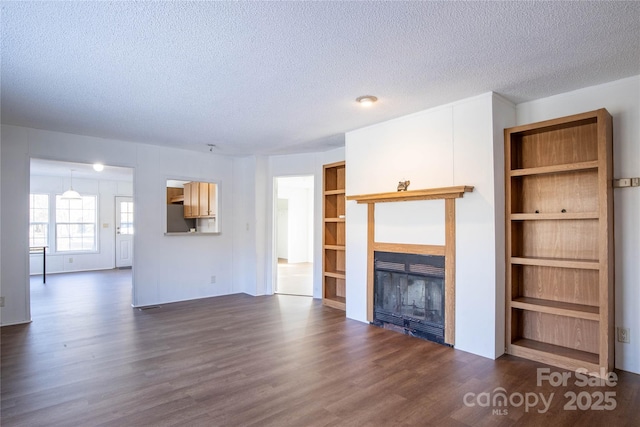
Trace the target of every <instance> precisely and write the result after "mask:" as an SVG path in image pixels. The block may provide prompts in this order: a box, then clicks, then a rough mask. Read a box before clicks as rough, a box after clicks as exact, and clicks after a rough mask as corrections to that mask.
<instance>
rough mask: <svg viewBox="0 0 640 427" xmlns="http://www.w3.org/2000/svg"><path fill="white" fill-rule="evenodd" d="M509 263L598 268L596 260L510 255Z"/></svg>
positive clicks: (586, 268)
mask: <svg viewBox="0 0 640 427" xmlns="http://www.w3.org/2000/svg"><path fill="white" fill-rule="evenodd" d="M511 264H519V265H537V266H540V267H560V268H577V269H584V270H599V269H600V264H599V263H598V261H596V260H581V259H563V258H524V257H511Z"/></svg>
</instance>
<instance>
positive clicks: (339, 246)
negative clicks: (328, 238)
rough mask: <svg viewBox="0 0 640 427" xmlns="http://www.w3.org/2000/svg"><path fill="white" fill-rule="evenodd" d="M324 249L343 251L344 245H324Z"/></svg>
mask: <svg viewBox="0 0 640 427" xmlns="http://www.w3.org/2000/svg"><path fill="white" fill-rule="evenodd" d="M324 248H325V249H333V250H334V251H344V250H345V249H346V247H345V246H344V245H324Z"/></svg>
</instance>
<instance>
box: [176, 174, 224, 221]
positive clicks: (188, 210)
mask: <svg viewBox="0 0 640 427" xmlns="http://www.w3.org/2000/svg"><path fill="white" fill-rule="evenodd" d="M216 212H217V203H216V184H213V183H210V182H188V183H186V184H185V185H184V217H185V218H215V217H216Z"/></svg>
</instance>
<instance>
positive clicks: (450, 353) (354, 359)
mask: <svg viewBox="0 0 640 427" xmlns="http://www.w3.org/2000/svg"><path fill="white" fill-rule="evenodd" d="M130 274H131V272H130V271H127V270H125V271H117V270H115V271H107V272H92V273H74V274H58V275H51V276H50V277H49V278H47V282H48V283H47V284H46V285H43V284H42V283H40V277H34V278H33V280H32V307H33V309H32V311H33V322H32V323H31V324H28V325H17V326H7V327H3V328H2V331H1V338H2V344H1V351H2V353H1V372H0V374H1V384H0V388H1V393H0V395H1V415H0V417H1V419H0V422H1V424H2V426H4V427H8V426H29V427H32V426H48V427H49V426H431V425H433V426H511V425H514V426H529V425H544V426H545V427H548V426H573V425H580V426H603V425H607V426H638V425H640V412H639V411H638V407H640V376H638V375H634V374H630V373H625V372H618V375H619V381H618V383H617V385H616V386H615V387H596V386H588V387H579V386H578V385H576V378H575V377H573V376H572V377H571V379H569V381H568V384H567V385H566V386H558V387H552V386H551V385H550V384H549V383H548V382H544V384H542V385H541V386H538V385H537V381H536V369H537V368H546V366H545V365H542V364H538V363H534V362H530V361H526V360H523V359H519V358H516V357H510V356H506V357H502V358H500V359H498V360H495V361H494V360H489V359H485V358H482V357H478V356H474V355H471V354H469V353H465V352H463V351H459V350H455V349H452V348H448V347H445V346H441V345H438V344H433V343H429V342H426V341H422V340H419V339H415V338H411V337H408V336H404V335H401V334H397V333H395V332H391V331H387V330H383V329H379V328H376V327H373V326H369V325H366V324H363V323H360V322H356V321H352V320H348V319H345V317H344V312H341V311H339V310H334V309H331V308H328V307H324V306H322V304H321V303H320V301H317V300H313V299H311V298H304V297H294V296H287V295H278V296H267V297H251V296H248V295H230V296H224V297H217V298H208V299H202V300H196V301H187V302H180V303H174V304H168V305H163V306H162V307H160V308H155V309H149V310H144V311H141V310H138V309H134V308H132V307H131V306H130V302H131V297H130V292H131V287H130ZM550 372H552V373H558V374H560V373H562V372H564V371H562V370H559V369H556V368H550ZM499 387H502V388H503V389H504V393H505V394H506V395H507V396H508V397H509V398H511V401H510V402H507V405H506V406H497V405H493V398H494V397H495V395H496V394H497V393H498V392H499V391H500V390H499V389H498V388H499ZM571 392H573V393H576V396H579V394H580V393H587V394H582V395H581V397H580V399H581V400H580V399H578V403H579V404H580V405H581V406H582V407H584V409H580V408H576V410H568V409H565V405H567V403H570V398H569V397H565V393H571ZM605 392H609V393H614V394H613V395H610V398H611V396H613V400H614V403H615V405H616V407H615V409H613V410H595V409H594V410H591V409H588V408H591V406H592V405H593V404H594V403H595V401H596V400H598V399H599V394H598V393H602V394H603V395H604V393H605ZM471 393H473V394H471ZM533 393H535V394H536V395H537V396H540V395H542V396H543V397H544V398H545V399H547V400H549V399H551V404H550V407H549V409H548V411H546V412H545V413H539V412H538V411H543V410H544V405H543V404H542V403H538V404H537V405H532V406H531V407H530V408H528V409H527V408H525V406H524V405H521V404H520V399H519V398H518V394H519V395H520V396H522V399H529V401H530V402H533ZM552 393H553V395H552ZM465 396H466V402H467V404H465ZM487 396H489V400H486V398H487ZM587 398H588V400H589V402H587ZM487 402H488V404H487V405H485V403H487ZM498 403H499V402H498ZM587 403H589V405H586V404H587ZM601 403H603V402H601ZM471 405H473V406H471ZM585 405H586V406H585ZM609 406H611V405H609ZM498 411H500V412H498ZM504 411H506V412H504Z"/></svg>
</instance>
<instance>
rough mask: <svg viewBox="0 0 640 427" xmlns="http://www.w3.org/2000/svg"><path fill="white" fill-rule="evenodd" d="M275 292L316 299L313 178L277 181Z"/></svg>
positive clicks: (311, 176) (285, 178)
mask: <svg viewBox="0 0 640 427" xmlns="http://www.w3.org/2000/svg"><path fill="white" fill-rule="evenodd" d="M274 184H275V190H276V191H275V195H276V203H275V210H276V212H275V218H276V220H275V221H274V223H275V233H274V235H275V242H276V247H275V251H276V258H277V273H276V283H275V287H274V289H275V292H276V293H279V294H289V295H302V296H313V199H314V197H313V196H314V194H313V191H314V177H313V175H308V176H289V177H276V178H275V183H274Z"/></svg>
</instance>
